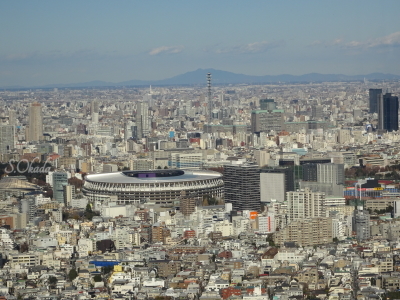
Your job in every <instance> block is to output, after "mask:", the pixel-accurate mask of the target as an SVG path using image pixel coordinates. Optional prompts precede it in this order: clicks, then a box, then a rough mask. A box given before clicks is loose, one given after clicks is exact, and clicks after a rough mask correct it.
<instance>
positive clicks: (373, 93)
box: [369, 89, 382, 114]
mask: <svg viewBox="0 0 400 300" xmlns="http://www.w3.org/2000/svg"><path fill="white" fill-rule="evenodd" d="M380 95H382V89H369V113H370V114H373V113H377V112H378V99H379V96H380Z"/></svg>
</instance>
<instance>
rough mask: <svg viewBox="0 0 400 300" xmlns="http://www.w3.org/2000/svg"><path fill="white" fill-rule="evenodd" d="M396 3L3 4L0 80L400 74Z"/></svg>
mask: <svg viewBox="0 0 400 300" xmlns="http://www.w3.org/2000/svg"><path fill="white" fill-rule="evenodd" d="M399 10H400V3H399V2H398V1H379V2H378V1H334V2H322V1H302V2H295V1H291V2H286V1H279V2H276V1H257V2H256V1H250V2H248V1H246V2H241V1H190V2H183V1H118V2H117V3H115V2H107V1H84V2H81V1H57V2H54V1H39V2H19V1H7V2H3V3H2V4H1V10H0V26H1V30H0V39H1V44H2V46H1V49H0V86H1V87H6V86H37V85H46V84H66V83H75V82H88V81H94V80H102V81H108V82H120V81H128V80H133V79H141V80H160V79H164V78H168V77H173V76H175V75H178V74H182V73H185V72H188V71H193V70H196V69H198V68H215V69H220V70H224V71H230V72H234V73H242V74H247V75H278V74H293V75H301V74H306V73H311V72H318V73H323V74H331V73H336V74H346V75H356V74H368V73H374V72H382V73H392V74H397V75H399V71H398V69H399V66H400V62H399V60H398V57H399V49H400V47H399V46H400V21H399V18H398V15H397V12H398V11H399Z"/></svg>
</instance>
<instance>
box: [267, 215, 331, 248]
mask: <svg viewBox="0 0 400 300" xmlns="http://www.w3.org/2000/svg"><path fill="white" fill-rule="evenodd" d="M332 236H333V234H332V219H331V218H324V217H317V218H309V219H302V220H296V221H293V222H291V223H290V224H289V225H287V226H286V227H285V228H283V229H281V230H280V231H278V232H276V233H275V234H274V240H275V244H277V245H280V246H282V245H283V244H284V243H286V242H294V243H296V244H297V245H299V246H314V245H320V244H326V243H330V242H332V239H333V237H332Z"/></svg>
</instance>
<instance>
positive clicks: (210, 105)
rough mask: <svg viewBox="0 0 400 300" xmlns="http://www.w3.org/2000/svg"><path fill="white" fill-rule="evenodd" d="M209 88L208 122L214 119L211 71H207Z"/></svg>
mask: <svg viewBox="0 0 400 300" xmlns="http://www.w3.org/2000/svg"><path fill="white" fill-rule="evenodd" d="M207 88H208V123H209V124H211V120H212V101H211V73H207Z"/></svg>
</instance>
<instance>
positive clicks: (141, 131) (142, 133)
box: [136, 102, 150, 139]
mask: <svg viewBox="0 0 400 300" xmlns="http://www.w3.org/2000/svg"><path fill="white" fill-rule="evenodd" d="M136 126H137V136H138V139H141V138H144V137H147V136H148V135H149V133H150V118H149V104H148V103H147V102H138V103H137V107H136Z"/></svg>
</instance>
